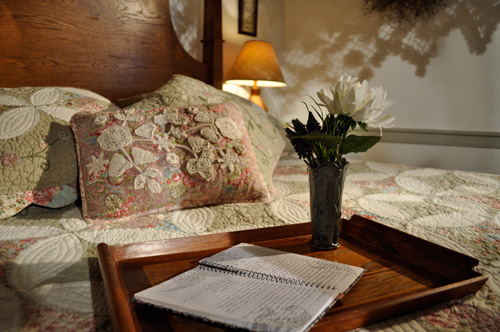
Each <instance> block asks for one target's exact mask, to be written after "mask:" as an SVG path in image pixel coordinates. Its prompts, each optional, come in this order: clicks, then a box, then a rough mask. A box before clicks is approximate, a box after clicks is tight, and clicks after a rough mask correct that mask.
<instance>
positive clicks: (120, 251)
mask: <svg viewBox="0 0 500 332" xmlns="http://www.w3.org/2000/svg"><path fill="white" fill-rule="evenodd" d="M361 225H363V226H365V225H368V228H369V227H375V228H376V229H379V230H383V231H384V232H389V233H390V234H392V235H394V236H402V237H404V238H408V239H409V240H411V241H415V242H416V243H418V244H421V245H423V246H427V247H429V248H430V250H439V251H441V252H442V253H444V254H446V255H451V256H452V257H455V258H456V257H459V258H460V261H461V262H462V263H461V264H460V268H461V269H462V270H466V271H467V272H470V273H473V274H476V276H473V277H470V278H467V279H464V280H460V281H456V282H452V283H449V284H446V285H443V286H438V287H435V288H432V289H429V290H425V291H421V292H418V293H416V294H410V295H404V296H399V297H396V298H395V299H390V300H388V301H382V302H378V303H369V304H367V305H364V306H361V308H360V309H359V310H358V309H355V310H351V312H347V313H345V314H344V315H340V316H339V317H338V318H339V321H341V322H345V323H351V324H352V323H353V320H354V319H356V320H357V321H358V323H356V324H358V326H355V327H360V326H364V325H365V324H362V325H359V322H361V321H364V322H366V323H373V322H375V321H379V320H380V319H377V315H379V313H381V312H383V311H384V310H386V309H387V308H395V307H398V308H399V309H398V310H399V311H400V313H399V314H405V313H408V312H410V311H414V310H418V309H421V308H423V307H426V306H430V305H433V304H437V303H440V302H443V300H441V299H442V298H445V300H450V299H455V298H458V297H461V296H464V295H466V294H470V293H473V292H476V291H477V290H479V289H480V288H481V287H482V285H484V283H485V282H486V280H487V279H488V277H486V276H484V275H482V274H480V273H479V272H477V271H475V270H474V267H475V266H476V265H478V263H479V261H478V260H477V259H476V258H474V257H471V256H468V255H465V254H462V253H459V252H457V251H454V250H452V249H449V248H446V247H443V246H441V245H438V244H435V243H432V242H430V241H427V240H424V239H421V238H418V237H416V236H414V235H411V234H408V233H405V232H402V231H399V230H396V229H394V228H391V227H389V226H386V225H383V224H381V223H379V222H377V221H374V220H369V219H366V218H363V217H361V216H359V215H353V216H352V217H351V219H349V220H342V221H341V238H344V237H347V238H348V239H350V240H351V241H354V242H356V236H360V234H357V233H359V229H361V227H360V226H361ZM349 231H352V233H353V234H350V233H348V232H349ZM249 234H251V235H257V236H256V237H255V240H256V241H252V242H251V243H260V242H266V241H272V240H277V241H278V240H283V239H287V238H296V237H303V236H310V222H306V223H300V224H293V225H284V226H274V227H265V228H256V229H249V230H240V231H233V232H223V233H212V234H206V235H198V236H193V237H181V238H173V239H165V240H157V241H148V242H140V243H131V244H125V245H114V246H111V245H107V244H105V243H100V244H99V245H98V246H97V249H98V261H99V265H100V269H101V274H102V277H103V282H104V288H105V292H106V299H107V303H108V308H109V311H110V314H111V319H112V323H113V328H114V329H115V330H117V331H134V332H135V331H141V327H140V324H139V321H138V318H137V316H136V314H135V309H134V306H133V305H132V303H131V301H130V298H131V297H132V295H133V294H129V292H128V288H127V286H126V284H125V281H124V280H123V278H122V274H121V273H122V269H121V267H120V265H122V266H126V265H130V264H132V265H138V266H141V265H147V264H154V263H156V262H158V263H160V262H164V260H162V257H166V256H172V255H174V254H183V253H188V252H200V251H203V250H213V249H218V248H226V247H229V246H231V245H234V244H237V243H239V242H242V241H241V240H240V238H241V239H242V238H247V240H248V237H249V236H250V235H249ZM216 239H217V240H218V241H217V242H214V240H216ZM221 239H222V241H221ZM348 242H349V241H348ZM181 248H182V250H181ZM373 248H375V247H373ZM362 249H363V248H362ZM382 250H385V249H384V248H382ZM392 250H394V249H393V248H389V249H388V250H386V251H388V252H387V254H388V255H389V256H390V255H393V253H392V252H391V251H392ZM380 257H381V256H380ZM143 263H144V264H143ZM399 314H397V315H399ZM355 316H358V318H355ZM393 316H396V315H393ZM359 317H361V318H359ZM327 318H328V317H325V318H324V319H322V320H320V321H319V322H318V323H317V324H316V325H318V326H320V327H319V328H318V330H321V329H322V328H321V325H323V328H324V327H325V325H324V324H322V323H324V321H325V320H327ZM387 318H388V317H387ZM384 319H385V318H384ZM339 321H337V322H339ZM316 325H315V327H313V330H316Z"/></svg>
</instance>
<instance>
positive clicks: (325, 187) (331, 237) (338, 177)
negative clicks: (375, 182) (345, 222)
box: [309, 162, 349, 250]
mask: <svg viewBox="0 0 500 332" xmlns="http://www.w3.org/2000/svg"><path fill="white" fill-rule="evenodd" d="M348 167H349V163H346V164H345V165H343V166H342V167H338V166H336V165H335V164H333V163H331V162H326V163H323V164H321V165H320V166H318V167H316V168H312V167H310V166H309V190H310V206H311V231H312V239H311V241H310V243H309V244H310V246H311V247H313V248H316V249H321V250H331V249H336V248H338V247H339V246H340V243H339V227H340V225H339V224H340V218H341V216H342V193H343V191H344V180H345V177H346V175H347V169H348Z"/></svg>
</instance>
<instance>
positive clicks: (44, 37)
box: [0, 0, 222, 101]
mask: <svg viewBox="0 0 500 332" xmlns="http://www.w3.org/2000/svg"><path fill="white" fill-rule="evenodd" d="M217 11H219V12H217ZM220 11H221V5H220V0H207V2H206V4H205V16H206V17H207V20H206V21H205V26H206V27H209V28H208V29H207V31H205V32H204V38H203V44H204V45H205V50H204V62H205V63H201V62H198V61H196V60H195V59H193V58H192V57H191V56H190V55H189V54H187V53H186V52H185V51H184V49H183V48H182V46H181V44H180V43H179V41H178V39H177V36H176V34H175V31H174V29H173V26H172V23H171V16H170V15H171V13H170V8H169V1H168V0H139V1H137V0H135V1H134V0H92V1H88V0H44V1H39V0H22V1H19V0H2V1H0V87H19V86H71V87H80V88H85V89H89V90H92V91H94V92H97V93H99V94H101V95H103V96H104V97H106V98H109V99H111V100H112V101H116V100H117V99H119V98H125V97H130V96H133V95H136V94H140V93H145V92H151V91H153V90H154V89H156V88H158V87H159V86H161V85H163V84H164V83H166V82H167V81H168V79H169V78H170V77H171V76H172V75H173V74H175V73H180V74H185V75H188V76H191V77H194V78H197V79H200V80H202V81H204V82H207V83H209V84H214V85H221V84H222V80H221V76H222V29H221V24H222V23H221V14H220ZM217 66H218V67H217Z"/></svg>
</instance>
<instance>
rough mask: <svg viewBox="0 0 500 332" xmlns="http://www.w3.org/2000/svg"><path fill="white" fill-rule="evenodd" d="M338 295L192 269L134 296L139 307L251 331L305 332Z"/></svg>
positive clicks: (326, 290) (310, 288)
mask: <svg viewBox="0 0 500 332" xmlns="http://www.w3.org/2000/svg"><path fill="white" fill-rule="evenodd" d="M338 296H339V292H338V291H336V290H332V289H322V288H316V287H307V286H301V285H290V284H282V283H278V282H275V281H265V280H259V279H252V278H249V277H247V276H240V275H234V274H231V273H224V272H219V271H214V270H207V269H204V268H202V267H196V268H194V269H191V270H189V271H187V272H185V273H183V274H180V275H178V276H176V277H174V278H172V279H170V280H167V281H165V282H163V283H161V284H159V285H157V286H154V287H151V288H148V289H146V290H144V291H141V292H139V293H137V294H135V295H134V297H135V298H136V299H137V300H139V301H142V302H146V303H150V304H153V305H156V306H160V307H164V308H169V309H171V310H173V311H176V312H180V313H184V314H187V315H189V316H195V317H200V318H205V319H209V320H211V321H216V322H221V323H224V324H226V325H229V326H234V327H240V328H246V329H249V330H253V331H279V332H282V331H283V332H299V331H300V332H302V331H307V330H308V329H309V328H310V327H311V326H312V325H313V324H314V323H315V322H316V321H317V320H318V319H319V318H320V317H321V316H322V314H323V313H324V312H325V311H326V310H327V309H328V308H329V307H330V306H331V305H332V304H333V303H335V299H336V298H337V297H338Z"/></svg>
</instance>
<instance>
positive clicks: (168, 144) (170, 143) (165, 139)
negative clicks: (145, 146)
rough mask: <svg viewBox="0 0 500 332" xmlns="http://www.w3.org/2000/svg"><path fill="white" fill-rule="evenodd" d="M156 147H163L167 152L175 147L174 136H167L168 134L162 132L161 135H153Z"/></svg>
mask: <svg viewBox="0 0 500 332" xmlns="http://www.w3.org/2000/svg"><path fill="white" fill-rule="evenodd" d="M155 136H156V140H157V142H156V143H157V144H158V147H159V148H160V150H161V149H164V150H165V151H167V152H170V150H172V149H173V148H175V138H173V137H169V136H168V134H165V133H164V134H162V135H159V134H157V135H155Z"/></svg>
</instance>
